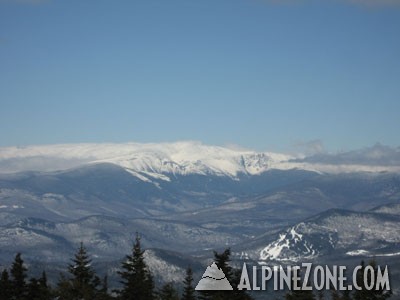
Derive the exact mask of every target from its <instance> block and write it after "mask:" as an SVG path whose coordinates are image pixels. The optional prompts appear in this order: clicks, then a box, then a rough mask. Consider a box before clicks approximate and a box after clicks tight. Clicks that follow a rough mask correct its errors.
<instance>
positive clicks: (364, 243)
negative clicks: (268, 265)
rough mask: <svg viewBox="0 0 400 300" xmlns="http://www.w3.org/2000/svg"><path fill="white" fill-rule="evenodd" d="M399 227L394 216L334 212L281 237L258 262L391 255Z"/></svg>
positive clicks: (263, 251)
mask: <svg viewBox="0 0 400 300" xmlns="http://www.w3.org/2000/svg"><path fill="white" fill-rule="evenodd" d="M399 224H400V222H399V217H398V216H395V215H386V214H381V213H370V212H352V211H346V210H337V209H333V210H329V211H327V212H324V213H322V214H320V215H317V216H315V217H312V218H310V219H308V220H306V221H304V222H300V223H298V224H297V225H295V226H292V227H290V228H288V229H286V230H285V231H283V232H281V233H279V236H278V237H277V238H276V239H275V240H273V241H272V242H270V243H269V244H268V245H267V246H266V247H264V248H263V249H262V250H261V252H260V256H259V259H260V260H261V261H264V262H265V261H270V260H275V261H299V260H303V259H313V258H316V257H320V256H323V255H332V254H333V253H335V254H339V253H343V254H346V255H349V256H354V255H366V254H368V255H370V256H373V255H378V256H384V255H388V254H389V255H392V254H393V253H394V252H393V250H394V249H398V243H400V237H399V230H400V227H399ZM362 249H368V251H366V250H362Z"/></svg>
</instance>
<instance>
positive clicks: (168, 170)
mask: <svg viewBox="0 0 400 300" xmlns="http://www.w3.org/2000/svg"><path fill="white" fill-rule="evenodd" d="M383 160H384V158H382V157H380V161H379V162H382V161H383ZM94 163H112V164H116V165H118V166H121V167H123V168H125V169H126V170H127V171H128V172H130V173H131V174H132V175H134V176H136V177H137V178H139V179H141V180H143V181H148V182H151V181H152V179H161V180H166V181H169V180H170V179H171V178H172V177H173V176H174V175H187V174H199V175H217V176H229V177H234V178H235V177H237V176H238V175H239V174H247V175H258V174H261V173H263V172H265V171H267V170H270V169H280V170H288V169H303V170H308V171H316V172H328V173H338V172H356V171H365V172H381V171H392V172H398V171H400V165H396V164H382V165H379V164H373V165H370V164H362V163H361V162H360V161H354V160H352V161H344V163H341V164H335V163H332V161H331V160H325V161H324V160H317V161H315V160H312V159H308V160H307V158H305V157H303V156H293V155H286V154H279V153H272V152H256V151H252V150H238V149H231V148H226V147H220V146H208V145H204V144H202V143H200V142H193V141H184V142H176V143H159V144H154V143H147V144H140V143H125V144H60V145H43V146H27V147H2V148H0V173H13V172H20V171H58V170H66V169H71V168H74V167H78V166H82V165H85V164H94ZM171 176H172V177H171Z"/></svg>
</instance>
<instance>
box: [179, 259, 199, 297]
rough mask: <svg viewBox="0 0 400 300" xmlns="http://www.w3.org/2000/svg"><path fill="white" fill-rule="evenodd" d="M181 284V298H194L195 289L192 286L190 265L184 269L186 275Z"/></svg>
mask: <svg viewBox="0 0 400 300" xmlns="http://www.w3.org/2000/svg"><path fill="white" fill-rule="evenodd" d="M183 284H184V287H183V294H182V300H196V296H195V289H194V287H193V271H192V268H191V267H190V266H189V267H188V268H187V270H186V277H185V280H184V282H183Z"/></svg>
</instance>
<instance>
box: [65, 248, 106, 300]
mask: <svg viewBox="0 0 400 300" xmlns="http://www.w3.org/2000/svg"><path fill="white" fill-rule="evenodd" d="M91 262H92V261H91V259H90V258H89V255H88V254H87V251H86V248H85V247H84V246H83V243H81V244H80V247H79V249H78V250H77V252H76V254H75V255H74V258H73V259H72V263H71V264H69V265H68V272H69V273H70V275H71V278H70V279H67V278H65V277H64V276H63V275H62V276H61V279H60V281H59V282H58V289H57V295H58V296H59V297H60V299H65V300H69V299H71V300H75V299H82V300H93V299H96V298H97V296H98V289H97V288H98V286H99V285H100V279H99V278H98V277H97V276H96V274H95V272H94V270H93V269H92V267H91Z"/></svg>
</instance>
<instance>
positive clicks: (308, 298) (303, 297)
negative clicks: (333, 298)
mask: <svg viewBox="0 0 400 300" xmlns="http://www.w3.org/2000/svg"><path fill="white" fill-rule="evenodd" d="M299 271H300V270H295V272H299ZM298 275H299V274H298ZM297 277H300V276H297ZM285 299H286V300H315V295H314V294H313V291H312V290H302V289H300V290H295V289H293V290H291V291H290V292H289V293H287V294H286V297H285Z"/></svg>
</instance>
